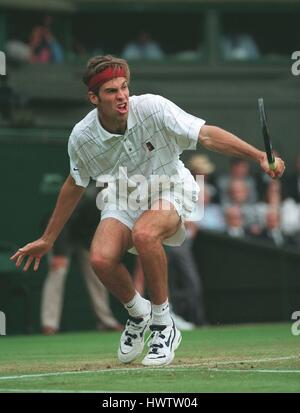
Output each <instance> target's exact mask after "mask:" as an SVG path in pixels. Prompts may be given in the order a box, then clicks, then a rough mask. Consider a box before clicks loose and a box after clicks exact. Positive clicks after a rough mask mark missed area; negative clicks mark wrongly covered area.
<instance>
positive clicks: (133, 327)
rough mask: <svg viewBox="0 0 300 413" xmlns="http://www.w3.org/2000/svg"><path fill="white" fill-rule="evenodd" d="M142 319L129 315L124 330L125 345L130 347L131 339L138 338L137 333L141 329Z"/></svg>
mask: <svg viewBox="0 0 300 413" xmlns="http://www.w3.org/2000/svg"><path fill="white" fill-rule="evenodd" d="M142 321H143V318H135V317H130V316H129V318H128V320H127V323H126V328H125V332H124V334H125V337H126V340H125V341H124V344H125V345H127V346H131V347H132V341H133V340H135V339H137V338H138V335H137V333H138V332H139V331H140V330H142V326H141V325H140V323H141V322H142Z"/></svg>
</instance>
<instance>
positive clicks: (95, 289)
mask: <svg viewBox="0 0 300 413" xmlns="http://www.w3.org/2000/svg"><path fill="white" fill-rule="evenodd" d="M95 189H96V187H94V186H90V187H89V188H88V190H87V192H86V193H85V197H84V198H83V199H82V200H81V202H80V204H79V206H78V208H77V209H76V212H75V214H74V215H73V217H72V219H71V221H70V222H69V223H68V224H67V225H66V227H65V228H64V230H63V231H62V233H61V235H60V236H59V238H58V240H57V242H56V244H55V245H54V247H53V249H52V251H51V253H50V254H49V255H48V263H49V272H48V274H47V278H46V280H45V283H44V287H43V291H42V303H41V323H42V332H43V333H44V334H46V335H51V334H55V333H57V332H58V331H59V327H60V319H61V313H62V305H63V295H64V285H65V281H66V276H67V273H68V271H69V268H70V261H71V254H72V253H76V254H77V255H78V257H79V261H80V265H81V270H82V273H83V275H84V278H85V282H86V284H87V288H88V292H89V295H90V298H91V301H92V304H93V309H94V312H95V315H96V318H97V329H98V330H115V331H121V330H122V329H123V327H122V326H121V325H120V324H119V323H118V321H117V320H116V319H115V317H114V316H113V314H112V312H111V309H110V307H109V295H108V292H107V290H106V288H105V287H104V285H103V284H102V283H101V282H100V281H99V278H98V277H97V276H96V274H95V273H94V271H93V269H92V267H91V264H90V261H89V244H90V242H91V239H92V237H93V231H94V230H95V228H96V226H97V224H98V222H99V211H98V209H97V208H96V206H95V198H96V193H95Z"/></svg>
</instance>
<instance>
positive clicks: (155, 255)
mask: <svg viewBox="0 0 300 413" xmlns="http://www.w3.org/2000/svg"><path fill="white" fill-rule="evenodd" d="M158 202H159V207H160V210H149V211H145V212H144V213H143V214H142V215H141V217H140V218H139V219H138V220H137V222H136V224H135V226H134V228H133V231H132V240H133V243H134V245H135V247H136V249H137V251H138V253H139V256H140V260H141V263H142V267H143V270H144V274H145V278H146V282H147V287H148V291H149V295H150V298H151V302H152V303H153V304H158V305H159V304H162V303H164V302H165V301H166V300H167V298H168V271H167V258H166V254H165V251H164V249H163V246H162V242H163V240H164V239H166V238H169V237H171V236H172V235H173V234H175V232H176V231H177V229H178V226H179V224H180V218H179V215H178V213H177V211H176V210H175V209H174V206H173V205H172V204H170V203H169V202H168V201H165V200H161V201H158ZM165 203H168V205H169V208H170V207H171V209H170V210H165V209H166V208H165V209H164V210H162V207H163V206H164V205H166V204H165Z"/></svg>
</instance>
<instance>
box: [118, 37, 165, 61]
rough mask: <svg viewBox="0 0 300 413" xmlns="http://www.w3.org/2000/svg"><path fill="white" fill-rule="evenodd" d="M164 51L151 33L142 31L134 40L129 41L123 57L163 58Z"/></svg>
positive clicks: (129, 58)
mask: <svg viewBox="0 0 300 413" xmlns="http://www.w3.org/2000/svg"><path fill="white" fill-rule="evenodd" d="M163 56H164V52H163V51H162V49H161V47H160V46H159V44H158V43H156V42H155V41H154V40H153V39H152V38H151V36H150V34H149V33H147V32H144V31H142V32H141V33H139V35H138V38H137V40H136V41H134V42H130V43H128V44H127V45H126V46H125V48H124V50H123V52H122V57H123V58H124V59H128V60H134V59H156V60H157V59H161V58H163Z"/></svg>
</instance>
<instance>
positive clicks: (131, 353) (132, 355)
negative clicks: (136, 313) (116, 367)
mask: <svg viewBox="0 0 300 413" xmlns="http://www.w3.org/2000/svg"><path fill="white" fill-rule="evenodd" d="M151 320H152V313H149V314H148V315H147V316H145V317H143V318H136V317H131V316H129V318H128V320H127V322H126V326H125V330H124V331H123V333H122V335H121V339H120V346H119V350H118V358H119V360H120V361H121V362H122V363H131V362H132V361H133V360H135V359H136V358H137V357H138V356H139V355H140V354H142V352H143V349H144V344H145V343H144V339H145V334H146V332H147V331H148V329H149V325H150V323H151Z"/></svg>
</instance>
